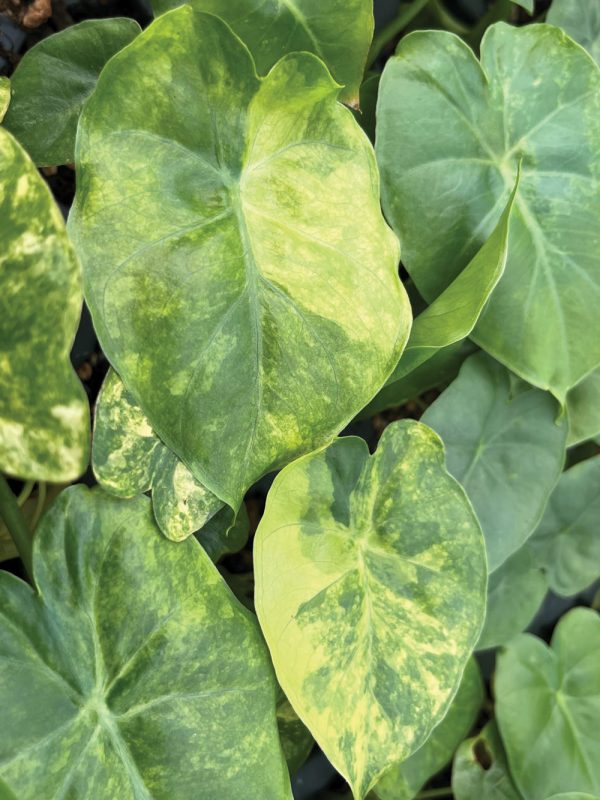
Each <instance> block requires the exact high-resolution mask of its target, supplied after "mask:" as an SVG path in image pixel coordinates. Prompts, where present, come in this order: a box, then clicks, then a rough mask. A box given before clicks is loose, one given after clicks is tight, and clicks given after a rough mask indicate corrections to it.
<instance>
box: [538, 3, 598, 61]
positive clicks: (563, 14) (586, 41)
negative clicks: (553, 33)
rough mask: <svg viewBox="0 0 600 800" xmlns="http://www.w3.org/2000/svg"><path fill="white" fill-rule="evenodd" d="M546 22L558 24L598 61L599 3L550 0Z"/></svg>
mask: <svg viewBox="0 0 600 800" xmlns="http://www.w3.org/2000/svg"><path fill="white" fill-rule="evenodd" d="M546 22H549V23H550V24H551V25H558V27H559V28H562V29H563V30H564V31H565V32H566V33H568V34H569V36H571V37H572V38H573V39H575V41H576V42H579V44H580V45H582V47H585V49H586V50H587V51H588V52H589V53H590V55H591V56H593V58H595V59H596V61H597V62H600V3H597V2H596V0H552V5H551V6H550V9H549V11H548V15H547V17H546Z"/></svg>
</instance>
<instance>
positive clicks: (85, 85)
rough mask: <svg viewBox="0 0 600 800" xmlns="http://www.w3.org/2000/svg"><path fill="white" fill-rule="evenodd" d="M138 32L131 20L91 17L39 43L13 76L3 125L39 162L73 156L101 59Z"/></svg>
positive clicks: (66, 159)
mask: <svg viewBox="0 0 600 800" xmlns="http://www.w3.org/2000/svg"><path fill="white" fill-rule="evenodd" d="M139 32H140V26H139V25H138V24H137V22H134V21H133V20H132V19H93V20H86V21H85V22H80V23H79V24H78V25H73V26H72V27H70V28H66V29H65V30H63V31H60V32H59V33H55V34H54V35H53V36H49V37H48V38H47V39H43V40H42V41H41V42H38V44H36V45H35V46H34V47H32V48H31V50H28V51H27V53H25V55H24V56H23V58H22V59H21V61H20V62H19V64H18V66H17V68H16V69H15V71H14V73H13V75H12V102H11V105H10V108H9V110H8V113H7V115H6V119H5V120H4V124H5V126H6V127H7V128H8V130H9V131H10V132H11V133H12V134H13V135H14V136H15V137H16V138H17V139H18V140H19V142H20V143H21V144H22V145H23V147H25V149H26V150H27V152H28V153H29V155H30V156H31V158H32V159H33V160H34V161H35V163H36V164H38V165H43V166H48V165H54V164H68V163H70V162H72V161H73V160H74V150H75V134H76V131H77V120H78V119H79V115H80V113H81V109H82V107H83V104H84V103H85V101H86V100H87V98H88V97H89V95H90V94H91V93H92V91H93V89H94V86H95V85H96V81H97V79H98V75H99V74H100V72H101V71H102V68H103V67H104V65H105V64H106V62H107V61H108V60H109V59H110V58H111V57H112V56H113V55H114V54H115V53H118V52H119V50H121V49H122V48H123V47H125V46H126V45H128V44H129V43H130V42H131V41H133V39H135V37H136V36H137V35H138V34H139Z"/></svg>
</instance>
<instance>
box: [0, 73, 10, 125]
mask: <svg viewBox="0 0 600 800" xmlns="http://www.w3.org/2000/svg"><path fill="white" fill-rule="evenodd" d="M9 103H10V81H9V80H8V78H5V77H4V76H3V75H0V122H2V120H3V119H4V115H5V114H6V110H7V109H8V105H9Z"/></svg>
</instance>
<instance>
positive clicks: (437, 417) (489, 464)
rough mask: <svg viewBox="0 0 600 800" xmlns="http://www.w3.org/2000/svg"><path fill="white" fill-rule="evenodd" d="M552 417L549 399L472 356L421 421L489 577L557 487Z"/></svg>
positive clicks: (559, 432) (557, 432) (559, 434)
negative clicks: (470, 511)
mask: <svg viewBox="0 0 600 800" xmlns="http://www.w3.org/2000/svg"><path fill="white" fill-rule="evenodd" d="M558 413H559V409H558V404H557V403H556V401H555V400H554V399H553V398H552V397H551V396H550V395H549V394H547V393H546V392H542V391H540V390H539V389H535V388H533V387H531V386H528V385H527V384H525V383H523V382H521V381H519V380H518V379H515V378H514V377H513V376H511V375H510V373H509V372H508V371H507V370H506V369H505V368H504V367H503V366H502V365H501V364H499V363H498V362H496V361H494V360H493V359H492V358H490V357H489V356H487V355H485V353H475V355H473V356H471V357H470V358H469V359H468V360H467V361H466V362H465V363H464V364H463V366H462V368H461V370H460V373H459V375H458V378H457V379H456V380H455V381H454V382H453V383H452V384H450V386H449V387H448V388H447V389H446V390H445V391H444V392H443V393H442V394H441V395H440V397H439V398H438V399H437V400H436V401H435V402H434V403H433V404H432V405H431V406H429V408H428V409H427V411H426V412H425V414H424V415H423V417H422V419H423V422H425V423H427V425H430V426H431V427H432V428H433V429H434V430H436V431H437V432H438V433H439V435H440V436H441V437H442V439H443V440H444V444H445V445H446V452H447V455H448V469H449V470H450V472H451V473H452V475H454V477H455V478H456V479H457V480H459V481H460V482H461V483H462V485H463V486H464V487H465V489H466V492H467V494H468V496H469V498H470V500H471V502H472V503H473V507H474V508H475V511H476V512H477V516H478V517H479V521H480V522H481V527H482V528H483V533H484V535H485V540H486V547H487V554H488V563H489V568H490V572H491V571H493V570H495V569H497V568H498V567H499V566H500V565H501V564H502V563H503V562H504V561H505V560H506V559H507V558H508V556H509V555H511V553H514V552H515V551H516V550H518V549H519V548H520V547H521V545H522V544H523V542H525V540H526V539H527V538H528V537H529V536H530V535H531V534H532V533H533V531H534V529H535V527H536V525H537V524H538V522H539V521H540V519H541V516H542V514H543V511H544V508H545V506H546V503H547V501H548V498H549V497H550V493H551V492H552V490H553V489H554V487H555V485H556V482H557V481H558V479H559V476H560V473H561V471H562V467H563V462H564V455H565V445H566V438H567V421H566V417H565V415H564V414H563V415H562V416H561V417H560V418H558V419H557V417H558Z"/></svg>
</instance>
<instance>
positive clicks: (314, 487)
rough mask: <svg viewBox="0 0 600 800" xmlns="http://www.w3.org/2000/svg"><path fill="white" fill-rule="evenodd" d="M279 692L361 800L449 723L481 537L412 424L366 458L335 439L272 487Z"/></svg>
mask: <svg viewBox="0 0 600 800" xmlns="http://www.w3.org/2000/svg"><path fill="white" fill-rule="evenodd" d="M254 554H255V562H254V563H255V569H256V595H255V596H256V609H257V613H258V617H259V620H260V623H261V627H262V630H263V633H264V635H265V638H266V640H267V644H268V645H269V648H270V650H271V656H272V658H273V663H274V665H275V670H276V672H277V676H278V679H279V682H280V684H281V686H282V688H283V690H284V691H285V693H286V695H287V697H288V698H289V700H290V702H291V704H292V706H293V707H294V709H295V711H296V712H297V714H298V716H299V717H300V718H301V719H302V720H303V721H304V723H305V724H306V725H307V727H308V728H309V730H310V731H311V733H312V734H313V736H314V737H315V739H316V740H317V742H318V743H319V745H320V746H321V748H322V749H323V751H324V752H325V754H326V756H327V757H328V758H329V760H330V761H331V762H332V764H333V765H334V766H335V767H336V769H337V770H338V771H339V772H340V773H341V774H342V775H343V776H344V777H345V778H346V779H347V780H348V782H349V783H350V785H351V786H352V788H353V791H354V795H355V797H356V798H363V797H364V796H365V794H366V793H367V792H368V791H369V789H370V788H372V787H373V786H374V784H375V783H376V782H377V780H378V779H379V777H380V776H381V774H382V773H383V772H384V771H385V770H386V769H389V768H390V767H391V766H392V765H393V764H395V763H397V762H400V761H403V760H405V759H406V758H408V757H409V756H410V755H411V754H412V753H413V752H414V751H415V750H417V749H418V748H419V747H421V746H422V745H423V744H424V742H425V740H426V739H427V737H428V736H429V734H430V733H431V731H432V729H433V728H434V727H435V726H436V725H437V724H438V723H439V722H440V721H441V719H442V718H443V717H444V715H445V713H446V711H447V709H448V707H449V705H450V702H451V700H452V698H453V696H454V694H455V692H456V690H457V688H458V684H459V682H460V679H461V676H462V672H463V670H464V667H465V664H466V661H467V659H468V656H469V655H470V653H471V651H472V649H473V646H474V644H475V641H476V640H477V638H478V636H479V632H480V629H481V624H482V622H483V615H484V610H485V608H484V604H485V586H486V565H485V552H484V546H483V540H482V537H481V531H480V529H479V525H478V523H477V520H476V518H475V515H474V514H473V511H472V509H471V506H470V504H469V502H468V500H467V499H466V497H465V494H464V492H463V490H462V489H461V487H460V486H459V485H458V484H457V483H456V482H455V481H454V479H453V478H452V477H451V476H450V475H449V474H448V472H447V471H446V469H445V465H444V450H443V446H442V443H441V441H440V440H439V438H438V437H437V436H436V435H435V434H434V433H433V431H431V430H430V429H429V428H427V427H426V426H425V425H421V424H420V423H418V422H414V421H412V420H403V421H401V422H397V423H393V424H392V425H390V426H388V428H386V430H385V432H384V434H383V436H382V438H381V440H380V443H379V447H378V449H377V452H376V453H375V455H374V456H372V457H369V452H368V449H367V446H366V444H365V442H364V441H363V440H362V439H358V438H355V437H348V438H342V439H337V440H336V441H335V442H334V443H333V444H332V445H330V446H329V447H328V448H326V449H324V450H321V451H319V452H316V453H313V454H311V455H308V456H305V457H304V458H302V459H299V460H298V461H295V462H293V463H292V464H290V465H289V466H287V467H286V468H285V469H284V470H282V472H281V473H280V474H279V475H278V476H277V478H276V479H275V482H274V483H273V486H272V488H271V491H270V492H269V495H268V498H267V504H266V510H265V514H264V516H263V518H262V520H261V522H260V525H259V527H258V531H257V534H256V538H255V542H254Z"/></svg>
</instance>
